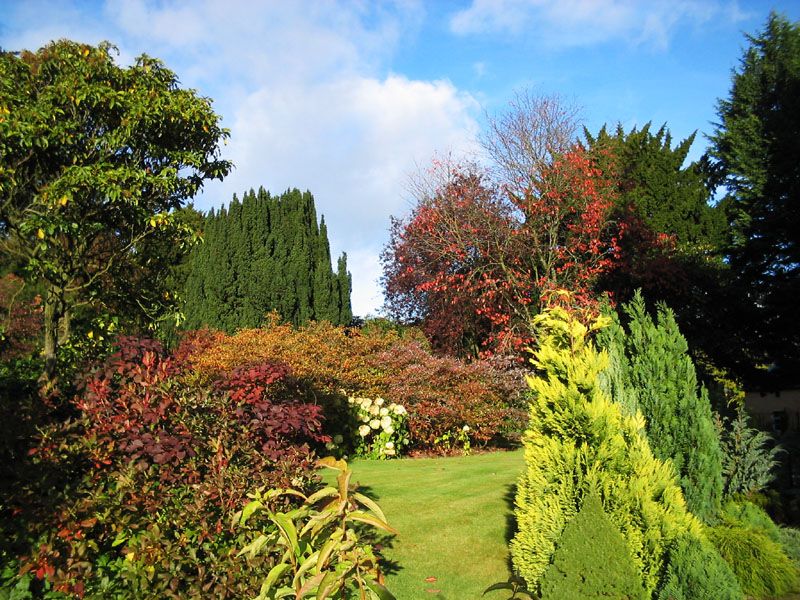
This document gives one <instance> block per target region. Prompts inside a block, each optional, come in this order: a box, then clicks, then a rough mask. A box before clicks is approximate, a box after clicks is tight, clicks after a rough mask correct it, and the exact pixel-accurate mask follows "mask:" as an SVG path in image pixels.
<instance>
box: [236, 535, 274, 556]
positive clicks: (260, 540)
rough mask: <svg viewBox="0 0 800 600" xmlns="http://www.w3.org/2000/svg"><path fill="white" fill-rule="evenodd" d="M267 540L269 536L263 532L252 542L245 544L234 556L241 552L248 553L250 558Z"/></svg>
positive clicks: (241, 553)
mask: <svg viewBox="0 0 800 600" xmlns="http://www.w3.org/2000/svg"><path fill="white" fill-rule="evenodd" d="M268 541H269V538H268V537H267V536H265V535H264V534H261V535H259V536H258V537H257V538H256V539H254V540H253V541H252V542H250V543H249V544H247V546H245V547H244V548H242V549H241V550H239V553H238V554H237V555H236V556H242V555H243V554H248V553H249V554H250V558H255V557H256V556H258V553H259V552H260V551H261V549H262V548H263V547H264V545H265V544H266V543H267V542H268Z"/></svg>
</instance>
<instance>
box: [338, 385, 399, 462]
mask: <svg viewBox="0 0 800 600" xmlns="http://www.w3.org/2000/svg"><path fill="white" fill-rule="evenodd" d="M347 402H348V403H349V404H350V406H351V407H352V409H353V411H354V412H355V413H356V418H357V420H358V422H359V423H360V425H359V427H358V436H357V439H356V453H357V454H358V455H359V456H365V457H368V458H390V457H392V456H399V455H400V452H401V450H402V449H403V448H404V447H405V446H407V445H408V443H409V439H408V429H407V427H406V420H407V418H408V416H407V415H408V411H406V409H405V407H404V406H403V405H402V404H395V403H394V402H390V403H387V402H386V400H384V399H383V398H375V399H372V398H355V397H350V398H348V399H347Z"/></svg>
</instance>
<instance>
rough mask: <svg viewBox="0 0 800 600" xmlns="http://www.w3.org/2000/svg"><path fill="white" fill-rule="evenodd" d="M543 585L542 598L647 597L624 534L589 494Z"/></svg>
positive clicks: (563, 537) (566, 531) (631, 599)
mask: <svg viewBox="0 0 800 600" xmlns="http://www.w3.org/2000/svg"><path fill="white" fill-rule="evenodd" d="M541 585H542V600H551V599H552V600H563V599H564V598H586V599H590V598H620V599H623V598H624V599H628V600H644V598H645V592H644V588H643V587H642V583H641V579H640V577H639V574H638V573H637V572H636V568H635V567H634V566H633V560H632V559H631V555H630V553H629V552H628V547H627V545H626V544H625V538H623V537H622V534H621V533H620V531H619V529H617V528H616V527H615V526H614V524H613V523H612V522H611V521H609V520H608V517H607V516H606V514H605V512H604V511H603V505H602V504H601V503H600V499H599V498H598V497H597V496H596V495H594V494H591V495H589V496H586V498H585V499H584V501H583V507H581V510H580V512H578V514H577V515H575V518H574V519H572V520H571V521H570V522H569V523H567V526H566V527H565V528H564V533H563V534H562V535H561V539H560V540H559V542H558V546H557V548H556V552H555V554H554V555H553V562H552V564H551V565H550V566H549V567H547V570H546V571H545V572H544V575H543V576H542V584H541Z"/></svg>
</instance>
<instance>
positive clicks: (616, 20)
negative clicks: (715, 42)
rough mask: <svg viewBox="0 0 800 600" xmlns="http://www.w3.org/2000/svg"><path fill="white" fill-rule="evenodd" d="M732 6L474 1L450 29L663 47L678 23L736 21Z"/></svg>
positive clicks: (658, 1)
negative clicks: (612, 41) (620, 40)
mask: <svg viewBox="0 0 800 600" xmlns="http://www.w3.org/2000/svg"><path fill="white" fill-rule="evenodd" d="M736 7H737V4H736V2H724V3H723V2H708V1H704V0H649V1H644V0H473V2H472V4H471V5H470V6H469V7H467V8H465V9H463V10H461V11H458V12H457V13H455V14H454V15H453V16H452V17H451V20H450V29H451V31H452V32H453V33H456V34H458V35H473V34H508V35H512V36H522V35H524V36H526V37H529V38H530V39H532V40H537V41H541V42H542V43H544V44H545V45H547V46H551V47H571V46H588V45H592V44H597V43H602V42H606V41H609V40H613V39H618V38H622V39H626V40H628V41H629V42H631V43H633V44H646V45H650V46H653V47H656V48H666V47H667V45H668V43H669V39H670V37H671V35H672V34H673V32H674V31H675V28H676V25H678V23H680V22H686V23H689V24H699V23H704V22H707V21H709V20H710V19H711V18H713V17H715V16H718V17H722V18H726V19H732V18H736V17H735V15H736V14H738V12H737V11H736V10H735V9H736Z"/></svg>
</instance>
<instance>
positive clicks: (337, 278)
mask: <svg viewBox="0 0 800 600" xmlns="http://www.w3.org/2000/svg"><path fill="white" fill-rule="evenodd" d="M203 225H204V240H205V241H204V243H203V244H200V245H199V246H198V247H197V248H195V249H194V251H193V252H192V254H191V256H190V258H189V264H188V266H187V276H186V285H185V288H184V297H185V313H186V317H187V318H186V323H185V327H187V328H199V327H202V326H209V327H213V328H218V329H222V330H225V331H229V332H232V331H235V330H236V329H241V328H249V327H258V326H261V325H263V324H264V323H265V321H266V317H267V315H268V314H269V313H270V312H271V311H277V312H278V313H279V314H280V315H281V317H282V318H283V320H285V321H288V322H291V323H294V324H302V323H305V322H307V321H309V320H312V319H315V320H328V321H331V322H332V323H334V324H337V325H339V324H347V323H349V322H350V321H351V319H352V310H351V308H350V290H351V279H350V274H349V273H348V272H347V258H346V256H344V255H343V256H342V258H340V259H339V263H338V265H337V271H336V272H334V271H333V269H332V267H331V256H330V244H329V242H328V230H327V225H326V224H325V220H324V217H323V218H322V220H321V223H320V224H318V223H317V212H316V208H315V206H314V197H313V196H312V195H311V193H309V192H305V193H301V192H300V191H299V190H297V189H292V190H287V191H286V192H285V193H284V194H282V195H281V196H277V197H272V196H271V195H270V194H269V193H268V192H267V191H265V190H264V189H263V188H259V190H258V192H256V191H254V190H252V189H251V190H249V191H248V192H246V193H245V194H244V195H243V196H242V200H241V201H240V200H239V199H238V198H237V197H236V196H235V195H234V197H233V199H232V200H231V203H230V205H229V206H228V207H227V208H222V209H220V210H219V211H218V212H214V211H213V210H212V211H211V212H209V214H208V215H207V216H206V217H205V219H204V223H203Z"/></svg>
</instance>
